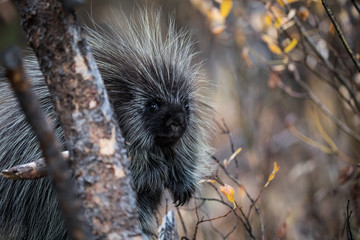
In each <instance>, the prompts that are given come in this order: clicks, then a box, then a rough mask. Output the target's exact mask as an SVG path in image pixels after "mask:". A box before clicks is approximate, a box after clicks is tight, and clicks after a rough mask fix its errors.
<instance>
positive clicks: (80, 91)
mask: <svg viewBox="0 0 360 240" xmlns="http://www.w3.org/2000/svg"><path fill="white" fill-rule="evenodd" d="M14 2H15V5H16V7H17V9H18V11H19V13H20V17H21V24H22V27H23V29H24V30H25V32H26V34H27V39H28V40H29V43H30V46H31V47H32V48H33V50H34V52H35V54H36V56H37V58H38V61H39V65H40V69H41V71H42V73H43V75H44V77H45V80H46V82H47V85H48V88H49V92H50V94H51V96H52V100H53V104H54V107H55V110H56V112H57V115H58V117H59V120H60V122H61V125H62V129H63V131H64V135H65V140H66V143H67V146H68V148H69V153H70V156H71V157H73V165H72V167H73V170H74V173H75V176H76V177H75V181H76V184H77V187H78V191H79V198H80V200H81V205H82V206H83V208H84V214H85V218H86V219H87V221H88V225H89V226H90V227H91V231H92V233H93V235H95V237H96V238H97V239H104V238H109V237H110V236H111V238H112V239H115V238H116V239H130V238H132V237H134V236H139V235H140V234H141V231H140V228H139V226H138V223H137V213H136V207H135V193H134V192H133V190H132V188H131V186H130V177H129V176H130V174H129V171H128V165H129V161H128V159H127V155H126V151H125V146H124V139H123V138H122V136H121V132H120V129H119V127H118V124H117V122H116V120H115V118H114V114H113V111H112V109H111V105H110V103H109V99H108V96H107V93H106V90H105V86H104V83H103V81H102V79H101V76H100V73H99V71H98V68H97V66H96V64H95V60H94V58H93V56H92V54H91V52H90V50H89V47H88V45H87V43H86V40H85V38H84V35H83V34H82V32H81V29H80V27H79V26H78V24H77V23H76V16H75V14H74V11H70V10H68V9H65V8H64V7H63V6H62V3H61V1H57V0H43V1H40V0H15V1H14Z"/></svg>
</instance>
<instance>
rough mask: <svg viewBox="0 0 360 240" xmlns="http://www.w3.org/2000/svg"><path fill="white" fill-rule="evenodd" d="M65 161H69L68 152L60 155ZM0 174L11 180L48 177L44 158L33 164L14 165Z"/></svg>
mask: <svg viewBox="0 0 360 240" xmlns="http://www.w3.org/2000/svg"><path fill="white" fill-rule="evenodd" d="M61 155H62V157H63V159H64V160H65V161H68V160H69V152H68V151H64V152H62V153H61ZM1 174H2V175H3V176H4V177H6V178H8V179H12V180H34V179H39V178H43V177H46V176H48V167H47V165H46V163H45V159H44V158H40V159H37V160H35V161H33V162H29V163H25V164H21V165H16V166H14V167H12V168H9V169H5V170H2V171H1Z"/></svg>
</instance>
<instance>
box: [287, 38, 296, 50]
mask: <svg viewBox="0 0 360 240" xmlns="http://www.w3.org/2000/svg"><path fill="white" fill-rule="evenodd" d="M297 43H298V40H297V39H296V38H293V39H292V40H291V42H290V43H289V44H288V45H287V46H286V47H285V49H284V52H286V53H288V52H290V51H291V50H293V49H294V48H295V47H296V45H297Z"/></svg>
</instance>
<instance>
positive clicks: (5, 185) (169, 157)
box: [0, 11, 211, 240]
mask: <svg viewBox="0 0 360 240" xmlns="http://www.w3.org/2000/svg"><path fill="white" fill-rule="evenodd" d="M119 22H120V21H119ZM159 22H160V17H159V14H150V15H148V14H147V12H146V11H144V12H143V13H142V17H140V18H139V19H137V20H135V19H130V20H126V19H122V20H121V23H122V24H123V25H122V26H116V25H115V26H111V27H109V29H110V30H109V31H105V30H102V29H100V30H99V31H93V30H89V31H88V33H89V37H88V42H89V43H90V45H91V47H92V51H93V54H94V56H95V59H96V61H97V64H98V67H99V70H100V72H101V74H102V77H103V79H104V81H105V85H106V88H107V90H108V93H109V96H110V99H111V101H112V105H113V107H114V111H115V114H116V118H117V120H118V122H119V125H120V128H121V130H122V133H123V135H124V138H125V140H126V142H127V143H128V151H129V156H130V158H131V166H130V170H131V174H132V180H133V185H134V189H135V191H136V193H137V207H138V212H139V219H140V223H141V227H142V228H143V231H144V232H145V233H146V234H149V235H152V234H153V233H154V232H153V215H154V213H155V211H156V209H157V207H158V205H159V204H160V201H161V196H162V193H163V191H164V189H165V188H168V189H169V190H170V192H171V193H172V196H173V199H174V202H175V203H176V204H177V205H182V204H184V203H186V202H187V201H188V200H189V199H190V198H191V197H192V196H193V194H194V192H195V190H196V189H197V187H198V183H199V181H200V180H201V179H202V178H203V177H204V176H205V175H206V174H208V173H209V172H208V170H207V163H206V161H208V159H209V158H208V153H209V146H208V132H209V129H210V128H211V126H210V125H211V124H210V119H209V116H210V113H211V108H210V107H209V106H208V104H207V103H206V101H205V95H204V93H205V92H203V90H204V88H203V87H204V83H203V82H202V80H201V78H200V76H199V74H198V66H197V65H192V64H193V62H192V57H193V53H192V52H191V44H190V42H189V36H188V35H187V34H185V33H180V34H178V33H175V31H174V27H173V25H172V24H170V26H169V28H168V29H167V31H162V30H161V27H160V23H159ZM25 65H26V67H27V73H28V75H29V76H30V78H31V79H33V81H34V84H33V85H34V89H35V91H36V92H37V93H38V95H39V96H40V97H41V103H42V106H43V107H44V109H45V111H46V112H47V113H48V114H49V115H50V116H51V118H52V119H53V120H54V121H55V122H57V120H56V117H55V115H54V113H53V110H52V106H51V102H50V97H49V94H48V92H47V88H46V86H45V85H44V81H43V79H42V75H41V73H40V71H39V68H38V65H37V62H36V60H35V59H34V57H32V56H30V57H28V58H27V59H25ZM199 78H200V79H199ZM0 89H1V90H0V91H1V92H0V106H1V108H0V169H6V168H9V167H11V166H14V165H17V164H22V163H24V162H27V161H32V160H34V159H38V158H40V157H41V153H40V151H39V149H38V145H37V142H36V139H35V137H34V134H33V132H32V130H31V129H30V127H29V126H28V124H27V123H26V121H25V119H24V116H23V114H22V113H21V111H20V109H19V107H18V105H17V102H16V100H15V99H14V97H13V94H12V91H11V90H10V89H9V86H8V84H7V82H6V81H5V80H2V81H1V82H0ZM56 133H57V136H58V138H59V139H60V140H62V131H61V129H60V127H57V129H56ZM62 141H63V140H62ZM0 194H1V196H0V239H16V240H17V239H26V240H38V239H47V240H50V239H67V238H68V237H69V236H68V234H67V232H66V230H65V228H64V224H63V220H62V217H61V211H60V209H59V206H58V204H57V202H56V200H55V196H54V193H53V191H52V186H51V182H50V181H49V179H47V178H45V179H40V180H36V181H29V180H23V181H14V180H7V179H4V178H0Z"/></svg>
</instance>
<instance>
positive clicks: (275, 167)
mask: <svg viewBox="0 0 360 240" xmlns="http://www.w3.org/2000/svg"><path fill="white" fill-rule="evenodd" d="M279 169H280V167H279V165H278V164H277V162H274V169H273V171H272V173H271V174H270V176H269V178H268V180H267V182H266V184H265V186H264V187H267V186H268V185H269V183H270V182H271V181H272V180H273V179H274V177H275V175H276V173H277V171H279Z"/></svg>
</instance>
